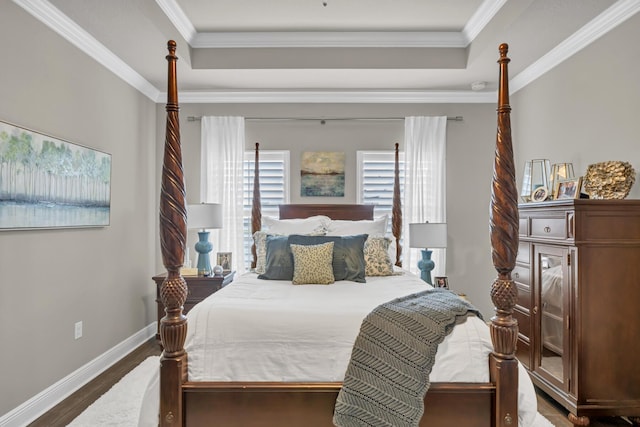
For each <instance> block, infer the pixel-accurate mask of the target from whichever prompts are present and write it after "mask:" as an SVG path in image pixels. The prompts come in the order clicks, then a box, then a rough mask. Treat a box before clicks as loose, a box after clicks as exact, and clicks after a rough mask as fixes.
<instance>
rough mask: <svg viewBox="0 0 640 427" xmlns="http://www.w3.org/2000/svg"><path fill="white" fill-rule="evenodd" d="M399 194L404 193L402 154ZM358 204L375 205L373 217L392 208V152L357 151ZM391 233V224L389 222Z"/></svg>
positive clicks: (393, 157)
mask: <svg viewBox="0 0 640 427" xmlns="http://www.w3.org/2000/svg"><path fill="white" fill-rule="evenodd" d="M399 157H400V161H399V166H400V194H401V197H402V194H403V192H404V153H400V156H399ZM357 162H358V178H357V180H358V196H357V197H358V198H357V202H358V203H363V204H371V205H375V216H376V217H379V216H382V215H385V214H388V215H389V217H391V210H392V208H393V180H394V168H395V165H394V164H395V152H394V151H358V152H357ZM388 231H389V232H391V222H389V230H388Z"/></svg>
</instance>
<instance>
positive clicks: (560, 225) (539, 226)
mask: <svg viewBox="0 0 640 427" xmlns="http://www.w3.org/2000/svg"><path fill="white" fill-rule="evenodd" d="M568 232H569V229H568V226H567V219H566V218H564V217H563V218H531V237H538V238H543V239H566V238H567V237H569V233H568Z"/></svg>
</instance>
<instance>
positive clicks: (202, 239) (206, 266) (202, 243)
mask: <svg viewBox="0 0 640 427" xmlns="http://www.w3.org/2000/svg"><path fill="white" fill-rule="evenodd" d="M198 239H199V240H198V243H196V252H198V276H211V261H210V260H209V252H211V250H212V249H213V245H212V244H211V242H209V232H208V231H198Z"/></svg>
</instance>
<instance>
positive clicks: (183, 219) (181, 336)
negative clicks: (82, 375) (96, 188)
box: [160, 40, 187, 427]
mask: <svg viewBox="0 0 640 427" xmlns="http://www.w3.org/2000/svg"><path fill="white" fill-rule="evenodd" d="M167 48H168V49H169V55H167V57H166V58H167V61H168V63H169V81H168V90H167V107H166V110H167V125H166V126H167V128H166V137H165V144H164V161H163V165H162V169H163V170H162V188H161V190H160V246H161V250H162V261H163V263H164V266H165V267H166V269H167V277H166V279H165V280H164V282H163V283H162V286H161V287H160V299H161V300H162V304H164V306H165V313H166V314H165V316H164V317H163V318H162V319H161V321H160V338H161V339H162V346H163V352H162V357H161V359H160V384H161V386H160V390H161V395H160V425H161V426H172V427H174V426H182V409H183V408H182V391H181V384H182V382H183V381H185V380H186V375H187V373H186V358H187V354H186V353H185V351H184V341H185V338H186V335H187V318H186V317H185V316H184V314H182V307H183V305H184V302H185V300H186V298H187V283H186V282H185V280H184V278H183V277H182V276H181V275H180V268H181V267H182V263H183V260H184V250H185V243H186V236H187V214H186V207H185V190H184V174H183V170H182V152H181V150H180V123H179V117H178V110H179V108H180V107H179V106H178V84H177V79H176V61H177V60H178V58H177V57H176V55H175V53H176V42H175V41H173V40H170V41H169V42H168V43H167Z"/></svg>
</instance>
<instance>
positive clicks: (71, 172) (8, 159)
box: [0, 122, 111, 209]
mask: <svg viewBox="0 0 640 427" xmlns="http://www.w3.org/2000/svg"><path fill="white" fill-rule="evenodd" d="M110 187H111V156H110V155H109V154H106V153H102V152H100V151H96V150H92V149H90V148H87V147H82V146H79V145H75V144H71V143H68V142H66V141H62V140H59V139H56V138H52V137H49V136H46V135H42V134H39V133H36V132H32V131H29V130H26V129H22V128H19V127H17V126H13V125H10V124H6V123H2V122H0V203H18V204H44V205H66V206H76V207H89V208H107V209H108V208H109V206H110V199H111V194H110Z"/></svg>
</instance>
